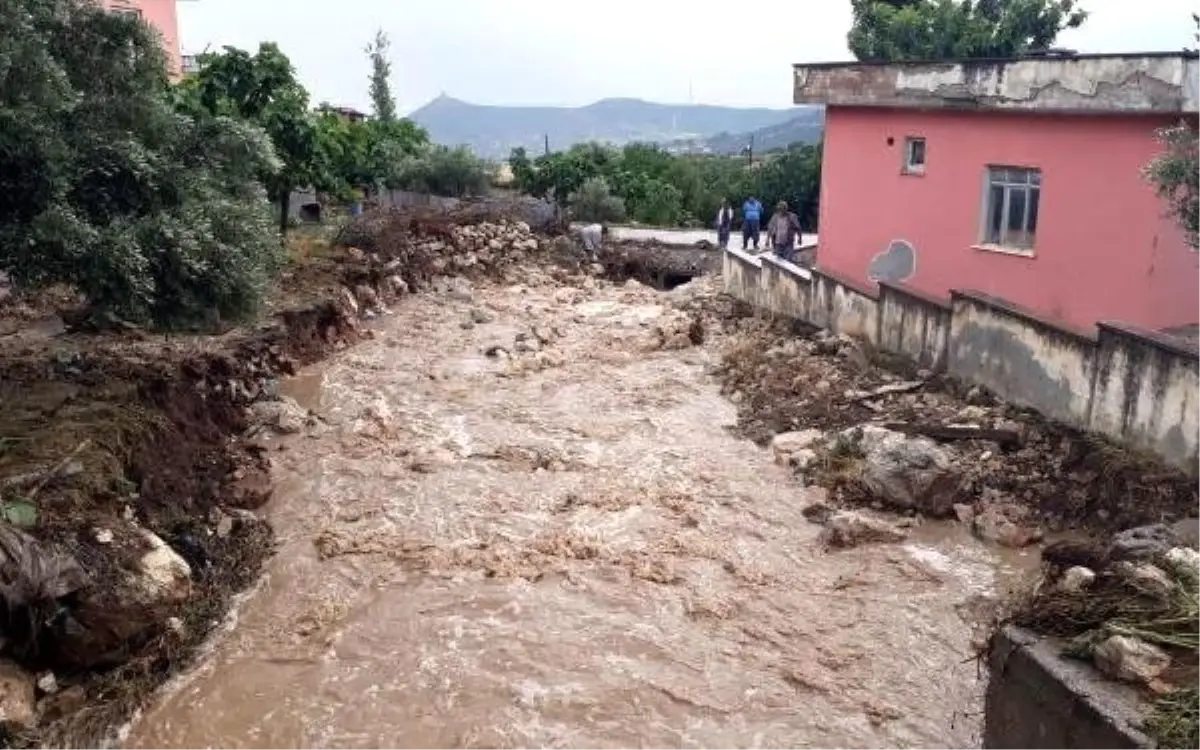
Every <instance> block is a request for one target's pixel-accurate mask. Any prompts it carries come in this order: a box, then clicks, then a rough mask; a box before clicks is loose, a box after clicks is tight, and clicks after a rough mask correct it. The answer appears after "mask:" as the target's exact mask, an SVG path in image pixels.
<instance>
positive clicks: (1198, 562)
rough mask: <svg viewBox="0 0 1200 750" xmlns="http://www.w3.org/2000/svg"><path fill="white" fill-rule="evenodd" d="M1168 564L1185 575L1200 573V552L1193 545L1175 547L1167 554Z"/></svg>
mask: <svg viewBox="0 0 1200 750" xmlns="http://www.w3.org/2000/svg"><path fill="white" fill-rule="evenodd" d="M1166 561H1167V564H1168V565H1170V566H1171V567H1172V568H1174V569H1175V570H1176V572H1178V573H1181V574H1184V575H1188V574H1190V575H1193V576H1195V575H1200V552H1197V551H1196V550H1194V549H1192V548H1191V547H1175V548H1174V549H1172V550H1170V551H1169V552H1167V554H1166Z"/></svg>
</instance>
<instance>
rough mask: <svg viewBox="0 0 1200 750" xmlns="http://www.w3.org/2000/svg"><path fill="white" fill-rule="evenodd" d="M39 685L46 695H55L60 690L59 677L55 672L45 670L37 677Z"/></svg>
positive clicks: (39, 688)
mask: <svg viewBox="0 0 1200 750" xmlns="http://www.w3.org/2000/svg"><path fill="white" fill-rule="evenodd" d="M37 687H38V690H41V691H42V692H43V693H45V694H46V695H54V694H55V693H57V692H58V678H57V677H55V676H54V673H53V672H45V673H44V674H42V675H40V676H39V677H38V678H37Z"/></svg>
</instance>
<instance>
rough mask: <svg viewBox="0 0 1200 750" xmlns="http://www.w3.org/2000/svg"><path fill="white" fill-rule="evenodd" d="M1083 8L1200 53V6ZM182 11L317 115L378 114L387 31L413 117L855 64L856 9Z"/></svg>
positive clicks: (1113, 24)
mask: <svg viewBox="0 0 1200 750" xmlns="http://www.w3.org/2000/svg"><path fill="white" fill-rule="evenodd" d="M1083 5H1084V7H1085V8H1087V9H1088V10H1090V11H1091V17H1090V18H1089V19H1088V22H1087V23H1086V24H1084V26H1083V28H1082V29H1079V30H1077V31H1071V32H1067V33H1065V34H1063V35H1062V36H1061V37H1060V38H1059V42H1058V43H1059V44H1060V45H1061V46H1066V47H1070V48H1072V49H1077V50H1079V51H1081V52H1123V51H1124V52H1128V51H1148V50H1178V49H1181V48H1184V47H1187V46H1189V45H1190V44H1191V43H1192V34H1193V31H1194V28H1195V27H1194V25H1193V24H1192V21H1191V15H1190V14H1191V11H1192V10H1193V8H1194V7H1195V2H1194V0H1083ZM179 8H180V11H179V14H180V19H179V23H180V27H181V28H180V32H181V35H182V38H183V49H184V52H185V53H197V52H202V51H204V49H205V48H206V47H212V48H213V49H216V48H220V47H222V46H224V45H233V46H237V47H243V48H247V49H253V48H254V47H256V46H257V45H258V43H259V42H260V41H274V42H277V43H278V44H279V45H280V47H282V48H283V51H284V52H286V53H287V54H288V56H289V57H291V59H292V62H293V63H294V64H295V65H296V68H297V70H298V71H299V74H300V78H301V80H302V81H303V82H304V84H305V85H306V86H307V87H308V89H309V91H310V92H311V93H312V99H313V103H314V104H317V103H319V102H322V101H328V102H330V103H332V104H336V105H346V106H354V107H358V108H360V109H364V110H367V109H369V106H368V104H369V99H368V97H367V73H368V63H367V60H366V57H365V54H364V52H363V48H364V47H365V46H366V44H367V42H368V41H370V39H371V38H372V36H373V35H374V33H375V31H376V29H383V30H384V31H385V32H387V34H388V35H389V36H390V37H391V40H392V53H391V59H392V63H393V76H392V86H393V89H394V91H395V93H396V98H397V100H398V102H399V105H400V109H401V110H402V111H404V112H407V111H410V110H412V109H415V108H416V107H419V106H420V105H422V104H424V103H425V102H426V101H428V100H429V99H432V98H433V97H435V96H437V95H438V94H440V93H445V94H448V95H450V96H454V97H457V98H459V99H464V100H466V101H470V102H475V103H479V104H550V105H567V106H578V105H583V104H589V103H591V102H593V101H596V100H597V99H603V98H605V97H614V96H623V97H637V98H641V99H648V100H652V101H661V102H687V101H695V102H697V103H708V104H730V105H741V106H770V107H786V106H789V105H790V104H791V98H790V97H791V77H790V76H791V65H792V63H798V62H815V61H821V60H844V59H847V58H849V52H848V51H847V50H846V41H845V40H846V31H847V29H848V28H849V26H850V2H849V0H757V1H756V2H752V3H738V2H712V1H711V0H673V1H670V0H604V1H603V2H601V1H599V0H593V1H592V2H588V3H573V2H567V1H565V0H435V1H431V0H190V1H189V2H180V3H179ZM585 8H586V10H585ZM601 9H603V10H601ZM748 11H753V13H754V15H752V16H749V17H747V12H748ZM748 22H753V23H754V29H753V31H752V30H751V29H750V28H749V27H748Z"/></svg>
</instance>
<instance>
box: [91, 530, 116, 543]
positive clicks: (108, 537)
mask: <svg viewBox="0 0 1200 750" xmlns="http://www.w3.org/2000/svg"><path fill="white" fill-rule="evenodd" d="M95 538H96V542H97V543H99V544H112V541H113V533H112V531H111V530H109V529H96V533H95Z"/></svg>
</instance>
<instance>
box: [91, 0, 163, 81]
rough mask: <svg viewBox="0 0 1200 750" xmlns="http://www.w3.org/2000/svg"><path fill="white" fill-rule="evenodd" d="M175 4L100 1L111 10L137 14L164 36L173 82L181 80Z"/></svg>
mask: <svg viewBox="0 0 1200 750" xmlns="http://www.w3.org/2000/svg"><path fill="white" fill-rule="evenodd" d="M175 2H176V0H100V3H101V5H103V6H104V7H105V8H108V9H109V10H112V11H117V12H121V11H125V12H135V13H137V14H138V15H140V16H141V17H142V19H143V20H145V21H146V23H148V24H150V25H151V26H153V27H154V28H155V29H157V30H158V33H159V34H162V38H163V47H164V49H165V50H166V53H167V65H168V72H169V73H170V76H171V78H172V80H174V79H177V78H179V76H180V72H181V65H180V63H181V60H180V50H179V16H178V14H177V13H176V10H175Z"/></svg>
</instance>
